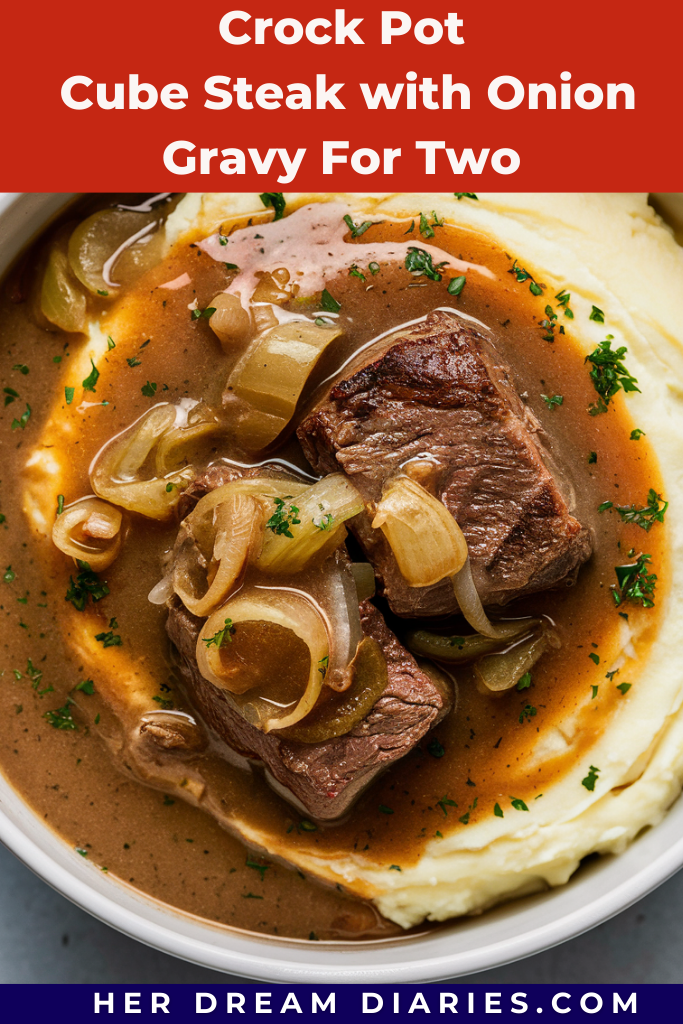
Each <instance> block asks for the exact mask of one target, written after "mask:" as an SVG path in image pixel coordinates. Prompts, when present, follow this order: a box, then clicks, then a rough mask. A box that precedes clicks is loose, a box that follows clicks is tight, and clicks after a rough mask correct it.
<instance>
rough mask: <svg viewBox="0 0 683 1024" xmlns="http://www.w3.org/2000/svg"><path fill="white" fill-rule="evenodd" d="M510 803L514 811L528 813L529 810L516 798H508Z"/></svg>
mask: <svg viewBox="0 0 683 1024" xmlns="http://www.w3.org/2000/svg"><path fill="white" fill-rule="evenodd" d="M510 803H511V804H512V806H513V807H514V809H515V810H516V811H528V810H529V808H528V807H527V805H526V804H525V803H524V801H523V800H520V799H519V798H518V797H514V796H511V797H510Z"/></svg>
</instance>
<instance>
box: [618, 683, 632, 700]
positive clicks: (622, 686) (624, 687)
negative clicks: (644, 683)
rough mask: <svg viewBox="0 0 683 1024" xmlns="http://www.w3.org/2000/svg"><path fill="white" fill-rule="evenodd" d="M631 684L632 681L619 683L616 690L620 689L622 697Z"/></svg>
mask: <svg viewBox="0 0 683 1024" xmlns="http://www.w3.org/2000/svg"><path fill="white" fill-rule="evenodd" d="M632 685H633V684H632V683H619V685H618V686H617V690H621V695H622V697H623V696H624V694H625V693H628V691H629V690H630V689H631V686H632Z"/></svg>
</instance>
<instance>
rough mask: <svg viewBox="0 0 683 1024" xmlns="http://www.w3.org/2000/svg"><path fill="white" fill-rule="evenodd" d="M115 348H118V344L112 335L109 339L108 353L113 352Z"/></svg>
mask: <svg viewBox="0 0 683 1024" xmlns="http://www.w3.org/2000/svg"><path fill="white" fill-rule="evenodd" d="M113 348H116V342H115V341H114V339H113V338H112V336H111V334H110V335H109V336H108V338H107V351H108V352H111V350H112V349H113Z"/></svg>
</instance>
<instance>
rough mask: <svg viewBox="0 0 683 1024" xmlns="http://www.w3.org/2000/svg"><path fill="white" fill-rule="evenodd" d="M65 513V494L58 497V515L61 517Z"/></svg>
mask: <svg viewBox="0 0 683 1024" xmlns="http://www.w3.org/2000/svg"><path fill="white" fill-rule="evenodd" d="M63 511H64V495H63V494H58V495H57V515H58V516H61V514H62V512H63Z"/></svg>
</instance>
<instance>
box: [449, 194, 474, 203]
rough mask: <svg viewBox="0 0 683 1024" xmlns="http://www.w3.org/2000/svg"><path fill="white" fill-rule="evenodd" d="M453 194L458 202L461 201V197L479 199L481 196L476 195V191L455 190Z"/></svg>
mask: <svg viewBox="0 0 683 1024" xmlns="http://www.w3.org/2000/svg"><path fill="white" fill-rule="evenodd" d="M453 195H454V196H455V198H456V199H457V200H458V202H460V200H461V199H477V200H478V199H479V196H478V195H475V193H474V192H454V193H453Z"/></svg>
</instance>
